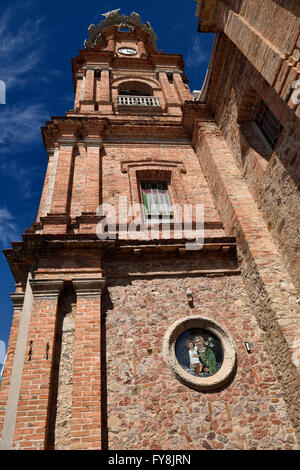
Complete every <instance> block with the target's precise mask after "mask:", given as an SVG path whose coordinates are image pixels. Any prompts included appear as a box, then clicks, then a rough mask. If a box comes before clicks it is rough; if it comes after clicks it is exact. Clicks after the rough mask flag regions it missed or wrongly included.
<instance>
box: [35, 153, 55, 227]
mask: <svg viewBox="0 0 300 470" xmlns="http://www.w3.org/2000/svg"><path fill="white" fill-rule="evenodd" d="M47 152H48V158H49V159H48V166H47V173H46V177H45V181H44V186H43V192H42V197H41V202H40V207H39V211H38V217H37V222H39V221H40V218H41V217H45V216H46V215H47V214H48V212H50V204H49V203H48V202H49V197H48V196H49V194H50V187H51V181H52V179H53V178H52V174H53V170H54V166H55V163H57V157H58V152H59V149H58V148H57V149H49V150H48V151H47ZM55 170H56V168H55ZM52 187H53V185H52ZM51 197H52V194H51V196H50V198H51Z"/></svg>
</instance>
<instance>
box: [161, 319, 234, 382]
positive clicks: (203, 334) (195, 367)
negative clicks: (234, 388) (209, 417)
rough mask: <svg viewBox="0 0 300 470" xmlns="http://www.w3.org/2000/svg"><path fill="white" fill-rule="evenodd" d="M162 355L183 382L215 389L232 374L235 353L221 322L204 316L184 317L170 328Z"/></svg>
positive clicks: (232, 343) (229, 336)
mask: <svg viewBox="0 0 300 470" xmlns="http://www.w3.org/2000/svg"><path fill="white" fill-rule="evenodd" d="M164 358H165V361H166V363H167V365H168V367H169V368H170V370H171V371H172V373H173V374H174V375H175V377H176V378H177V379H178V380H179V381H180V382H182V383H183V384H184V385H187V386H188V387H191V388H194V389H196V390H202V391H214V390H215V391H216V390H218V389H221V388H222V387H224V386H225V385H226V384H228V382H229V381H230V379H231V378H232V377H233V375H234V372H235V370H236V361H237V353H236V349H235V345H234V342H233V339H232V338H231V335H230V334H229V333H228V331H227V330H225V329H224V328H223V327H222V326H221V325H219V324H218V323H216V322H215V321H214V320H211V319H209V318H205V317H187V318H185V319H182V320H179V321H177V322H176V323H174V324H173V325H172V326H171V327H170V328H169V330H168V332H167V334H166V336H165V339H164Z"/></svg>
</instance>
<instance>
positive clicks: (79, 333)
mask: <svg viewBox="0 0 300 470" xmlns="http://www.w3.org/2000/svg"><path fill="white" fill-rule="evenodd" d="M73 286H74V289H75V291H76V295H77V306H76V319H75V349H74V372H73V398H72V423H71V449H73V450H87V449H90V450H92V449H94V450H96V449H97V450H100V449H101V295H102V290H103V289H104V286H105V279H73Z"/></svg>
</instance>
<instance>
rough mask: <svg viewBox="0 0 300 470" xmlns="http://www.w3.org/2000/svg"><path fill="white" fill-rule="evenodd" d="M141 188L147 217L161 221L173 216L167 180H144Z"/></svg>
mask: <svg viewBox="0 0 300 470" xmlns="http://www.w3.org/2000/svg"><path fill="white" fill-rule="evenodd" d="M141 190H142V197H143V204H144V209H145V217H146V219H148V220H151V221H159V220H161V219H172V218H173V212H172V206H171V201H170V196H169V191H168V183H167V181H156V182H150V181H143V182H142V183H141Z"/></svg>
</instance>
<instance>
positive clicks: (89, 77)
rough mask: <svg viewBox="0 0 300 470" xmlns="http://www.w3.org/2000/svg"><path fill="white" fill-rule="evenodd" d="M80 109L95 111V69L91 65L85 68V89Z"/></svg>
mask: <svg viewBox="0 0 300 470" xmlns="http://www.w3.org/2000/svg"><path fill="white" fill-rule="evenodd" d="M81 111H95V70H94V68H93V67H87V68H86V70H85V89H84V99H83V100H82V101H81Z"/></svg>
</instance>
